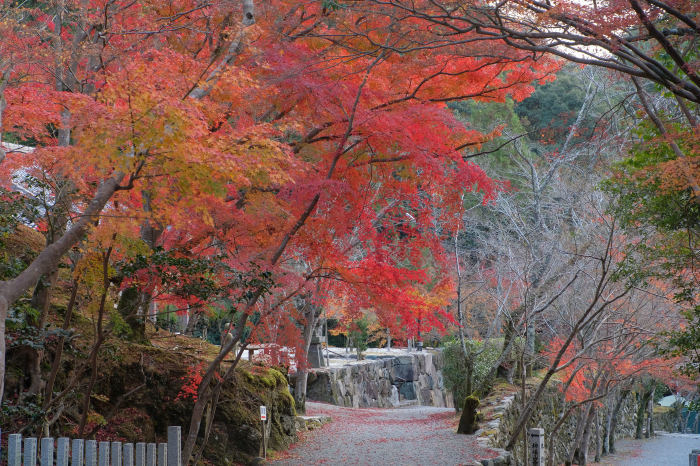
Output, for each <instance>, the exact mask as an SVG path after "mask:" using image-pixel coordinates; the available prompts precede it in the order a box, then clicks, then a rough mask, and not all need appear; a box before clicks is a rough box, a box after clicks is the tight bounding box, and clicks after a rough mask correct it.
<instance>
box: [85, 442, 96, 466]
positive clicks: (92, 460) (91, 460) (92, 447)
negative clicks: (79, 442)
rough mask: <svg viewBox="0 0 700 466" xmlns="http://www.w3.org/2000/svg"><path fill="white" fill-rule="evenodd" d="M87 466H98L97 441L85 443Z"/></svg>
mask: <svg viewBox="0 0 700 466" xmlns="http://www.w3.org/2000/svg"><path fill="white" fill-rule="evenodd" d="M85 466H97V440H88V441H87V442H85Z"/></svg>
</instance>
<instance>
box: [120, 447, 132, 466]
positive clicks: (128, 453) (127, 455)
mask: <svg viewBox="0 0 700 466" xmlns="http://www.w3.org/2000/svg"><path fill="white" fill-rule="evenodd" d="M123 448H124V466H134V444H133V443H125V444H124V447H123Z"/></svg>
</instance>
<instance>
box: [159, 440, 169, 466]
mask: <svg viewBox="0 0 700 466" xmlns="http://www.w3.org/2000/svg"><path fill="white" fill-rule="evenodd" d="M158 466H168V444H167V443H159V444H158Z"/></svg>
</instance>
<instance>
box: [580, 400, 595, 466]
mask: <svg viewBox="0 0 700 466" xmlns="http://www.w3.org/2000/svg"><path fill="white" fill-rule="evenodd" d="M595 414H596V409H595V405H593V404H592V403H591V406H590V407H589V409H588V416H587V417H586V425H585V426H584V431H583V439H582V440H581V447H580V448H579V454H578V458H579V463H578V464H580V465H581V466H586V464H587V463H588V448H589V445H590V443H591V434H592V433H593V429H592V428H591V425H592V424H593V419H594V417H595Z"/></svg>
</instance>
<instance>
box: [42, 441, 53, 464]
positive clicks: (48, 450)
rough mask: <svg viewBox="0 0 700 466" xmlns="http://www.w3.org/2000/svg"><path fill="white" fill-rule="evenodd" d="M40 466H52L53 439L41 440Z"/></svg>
mask: <svg viewBox="0 0 700 466" xmlns="http://www.w3.org/2000/svg"><path fill="white" fill-rule="evenodd" d="M41 466H53V437H44V438H43V439H41Z"/></svg>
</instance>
